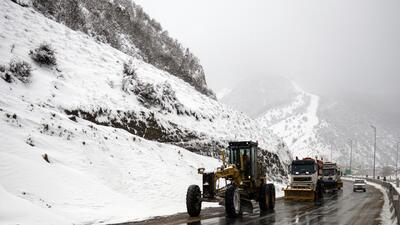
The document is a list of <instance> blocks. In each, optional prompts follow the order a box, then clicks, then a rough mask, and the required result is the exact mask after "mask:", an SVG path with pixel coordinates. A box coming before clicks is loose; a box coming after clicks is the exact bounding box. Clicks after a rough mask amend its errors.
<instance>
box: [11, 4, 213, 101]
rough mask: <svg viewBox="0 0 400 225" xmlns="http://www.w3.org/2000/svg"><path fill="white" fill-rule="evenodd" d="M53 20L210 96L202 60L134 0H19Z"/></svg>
mask: <svg viewBox="0 0 400 225" xmlns="http://www.w3.org/2000/svg"><path fill="white" fill-rule="evenodd" d="M18 1H24V2H25V3H24V4H25V5H28V6H29V5H31V6H32V7H34V8H35V9H36V10H37V11H39V12H41V13H43V14H44V15H46V16H47V17H49V18H50V19H54V20H56V21H57V22H60V23H63V24H65V25H66V26H67V27H69V28H71V29H72V30H76V31H81V32H84V33H86V34H88V35H89V36H91V37H93V38H95V39H96V40H97V41H100V42H103V43H106V44H109V45H111V46H112V47H114V48H116V49H118V50H120V51H122V52H124V53H125V54H127V55H130V56H132V57H136V58H139V59H141V60H143V61H145V62H147V63H149V64H151V65H153V66H155V67H157V68H158V69H161V70H165V71H167V72H169V73H170V74H172V75H174V76H176V77H179V78H181V79H182V80H184V81H185V82H187V83H188V84H190V85H192V86H193V87H195V89H196V90H197V91H199V92H201V93H203V94H205V95H207V96H209V97H212V98H215V94H214V93H213V91H212V90H210V89H209V88H208V87H207V82H206V77H205V74H204V70H203V67H202V66H201V64H200V61H199V59H198V58H197V57H196V56H195V55H193V54H192V53H191V52H190V50H189V49H188V48H184V47H183V46H182V45H181V44H180V43H179V42H178V41H177V40H176V39H173V38H171V37H170V36H169V34H168V32H167V31H166V30H163V28H162V26H161V24H160V23H159V22H157V21H156V20H155V19H153V18H151V17H150V16H149V15H148V14H147V13H146V12H144V11H143V9H142V7H140V6H139V5H137V4H135V3H134V1H132V0H79V1H70V0H52V1H47V0H29V1H28V0H18Z"/></svg>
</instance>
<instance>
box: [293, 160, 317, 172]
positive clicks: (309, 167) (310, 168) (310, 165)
mask: <svg viewBox="0 0 400 225" xmlns="http://www.w3.org/2000/svg"><path fill="white" fill-rule="evenodd" d="M314 165H315V164H314V161H311V162H305V161H300V162H293V163H292V174H293V175H298V174H313V173H315V166H314Z"/></svg>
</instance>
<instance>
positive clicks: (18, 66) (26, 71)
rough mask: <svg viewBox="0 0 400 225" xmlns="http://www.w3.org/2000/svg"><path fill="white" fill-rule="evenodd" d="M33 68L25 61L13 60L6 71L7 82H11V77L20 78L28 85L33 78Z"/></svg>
mask: <svg viewBox="0 0 400 225" xmlns="http://www.w3.org/2000/svg"><path fill="white" fill-rule="evenodd" d="M31 72H32V67H31V65H30V64H29V63H27V62H25V61H16V60H12V61H11V62H10V64H9V66H8V69H7V70H6V72H5V73H6V74H5V78H6V79H5V80H6V81H7V82H11V81H12V78H11V75H12V76H14V77H16V78H18V80H20V81H22V82H23V83H28V82H29V81H30V78H31Z"/></svg>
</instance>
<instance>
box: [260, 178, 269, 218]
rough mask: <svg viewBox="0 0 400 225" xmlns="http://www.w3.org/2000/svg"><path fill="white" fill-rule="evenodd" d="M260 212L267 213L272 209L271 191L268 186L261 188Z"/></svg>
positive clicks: (264, 185)
mask: <svg viewBox="0 0 400 225" xmlns="http://www.w3.org/2000/svg"><path fill="white" fill-rule="evenodd" d="M258 201H259V202H258V204H259V205H260V210H261V211H262V212H265V211H267V210H269V209H270V208H271V206H270V204H271V190H270V187H269V186H268V185H267V184H263V185H262V186H261V188H260V198H259V200H258Z"/></svg>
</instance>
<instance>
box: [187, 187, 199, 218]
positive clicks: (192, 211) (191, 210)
mask: <svg viewBox="0 0 400 225" xmlns="http://www.w3.org/2000/svg"><path fill="white" fill-rule="evenodd" d="M186 209H187V212H188V214H189V215H190V216H191V217H197V216H199V215H200V211H201V191H200V187H199V186H197V185H190V186H189V188H188V189H187V193H186Z"/></svg>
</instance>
